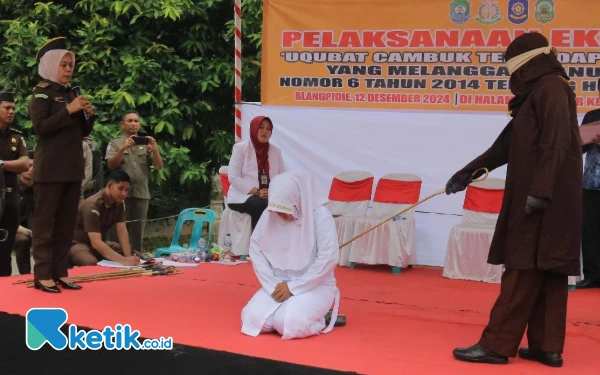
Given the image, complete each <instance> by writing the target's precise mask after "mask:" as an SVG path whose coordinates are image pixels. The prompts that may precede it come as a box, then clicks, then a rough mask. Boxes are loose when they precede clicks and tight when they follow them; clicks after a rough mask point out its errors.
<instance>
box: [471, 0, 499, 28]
mask: <svg viewBox="0 0 600 375" xmlns="http://www.w3.org/2000/svg"><path fill="white" fill-rule="evenodd" d="M475 19H476V20H477V21H479V23H482V24H484V25H493V24H495V23H498V21H500V20H501V19H502V16H501V15H500V6H498V0H481V5H479V10H478V11H477V17H475Z"/></svg>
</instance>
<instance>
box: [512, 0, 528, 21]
mask: <svg viewBox="0 0 600 375" xmlns="http://www.w3.org/2000/svg"><path fill="white" fill-rule="evenodd" d="M528 19H529V0H508V20H509V21H510V22H512V23H514V24H517V25H519V24H522V23H525V22H526V21H527V20H528Z"/></svg>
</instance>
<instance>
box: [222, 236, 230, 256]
mask: <svg viewBox="0 0 600 375" xmlns="http://www.w3.org/2000/svg"><path fill="white" fill-rule="evenodd" d="M223 247H224V248H225V251H226V252H228V253H230V252H231V235H230V234H229V233H227V236H226V237H225V242H223Z"/></svg>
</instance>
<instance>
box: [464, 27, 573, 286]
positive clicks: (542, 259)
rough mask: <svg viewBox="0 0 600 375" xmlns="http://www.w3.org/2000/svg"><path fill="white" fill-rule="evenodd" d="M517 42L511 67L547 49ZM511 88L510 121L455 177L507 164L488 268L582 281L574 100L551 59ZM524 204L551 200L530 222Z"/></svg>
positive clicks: (537, 42) (536, 38) (533, 65)
mask: <svg viewBox="0 0 600 375" xmlns="http://www.w3.org/2000/svg"><path fill="white" fill-rule="evenodd" d="M540 37H541V38H542V39H540ZM519 39H520V40H519V41H518V42H517V43H515V42H513V44H511V46H510V47H509V49H508V50H507V52H506V59H507V60H508V59H510V58H512V57H514V56H517V55H519V54H521V53H524V52H527V51H529V50H532V49H535V48H540V47H544V46H547V45H548V42H547V40H546V39H545V38H544V37H543V36H541V35H540V34H534V33H532V34H525V35H523V36H522V37H521V38H519ZM515 41H517V40H515ZM544 41H545V44H544ZM510 87H511V90H512V92H513V93H514V94H515V98H514V99H513V100H512V101H511V103H510V104H509V109H511V110H512V113H511V115H512V116H513V119H512V121H510V123H509V124H508V125H507V126H506V128H505V129H504V130H503V131H502V133H501V134H500V136H499V137H498V139H497V140H496V141H495V142H494V144H493V145H492V146H491V147H490V148H489V149H488V150H487V151H486V152H484V153H483V154H482V155H481V156H479V157H478V158H476V159H475V160H473V161H472V162H471V163H469V164H468V165H467V166H466V167H465V168H463V169H462V170H461V171H459V172H457V174H455V177H456V178H459V179H464V178H465V177H464V176H466V175H471V174H472V173H473V172H474V171H476V170H477V169H479V168H484V167H485V168H488V169H489V170H490V171H492V170H494V169H496V168H498V167H501V166H503V165H504V164H507V173H506V190H505V194H504V201H503V202H502V208H501V211H500V214H499V217H498V222H497V224H496V230H495V233H494V237H493V240H492V244H491V248H490V252H489V257H488V263H490V264H496V265H498V264H504V265H506V268H507V269H512V270H533V269H538V270H544V271H553V272H556V273H559V274H563V275H572V276H579V275H580V262H579V258H580V243H581V214H582V208H581V207H582V206H581V204H582V189H583V176H582V171H583V160H582V155H581V138H580V135H579V128H578V123H577V109H576V102H575V94H574V93H573V90H572V89H571V88H570V87H569V84H568V76H567V75H566V73H565V71H564V69H563V68H562V66H561V65H560V63H559V62H558V60H557V59H556V57H555V56H554V55H552V54H551V55H545V54H542V55H539V56H536V57H535V58H533V59H532V60H530V61H529V62H527V63H526V64H525V65H524V66H522V67H521V68H519V69H518V70H517V71H516V72H514V73H513V75H512V76H511V79H510ZM480 175H481V174H478V175H477V176H475V177H479V176H480ZM527 196H533V197H539V198H546V199H548V200H549V201H548V205H547V207H546V208H545V209H544V210H542V211H538V212H534V213H532V214H527V213H526V212H525V205H526V200H527Z"/></svg>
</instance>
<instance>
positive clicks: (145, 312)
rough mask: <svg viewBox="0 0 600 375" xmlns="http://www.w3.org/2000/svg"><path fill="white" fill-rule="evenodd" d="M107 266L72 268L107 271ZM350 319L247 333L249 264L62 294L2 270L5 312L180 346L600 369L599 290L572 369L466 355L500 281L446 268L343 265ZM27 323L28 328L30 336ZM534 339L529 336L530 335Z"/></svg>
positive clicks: (431, 367) (579, 301)
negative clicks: (318, 331) (312, 330)
mask: <svg viewBox="0 0 600 375" xmlns="http://www.w3.org/2000/svg"><path fill="white" fill-rule="evenodd" d="M106 271H107V269H106V268H102V267H86V268H80V269H75V270H72V274H73V275H75V274H83V273H92V272H93V273H96V272H106ZM336 276H337V279H338V286H339V288H340V292H341V296H342V300H341V304H340V308H341V310H342V312H343V313H344V314H346V315H347V320H348V324H347V325H346V326H345V327H336V328H335V329H334V330H333V332H331V333H329V334H325V335H321V336H318V337H312V338H308V339H302V340H292V341H282V340H281V339H280V338H279V337H278V336H276V335H261V336H259V337H257V338H251V337H247V336H245V335H243V334H242V333H240V312H241V310H242V308H243V307H244V305H245V304H246V302H247V301H248V300H249V299H250V297H251V296H252V295H253V294H254V293H255V292H256V290H257V288H258V282H257V280H256V278H255V276H254V273H253V271H252V266H251V265H250V264H244V265H240V266H234V267H227V266H221V265H213V264H202V265H200V266H199V267H197V268H195V269H185V270H184V274H182V275H176V276H155V277H137V278H130V279H121V280H113V281H99V282H92V283H82V285H83V286H84V289H83V290H81V291H64V292H63V293H62V294H60V295H52V294H46V293H42V292H40V291H37V290H34V289H28V288H26V287H25V286H24V285H11V283H12V282H13V281H14V280H17V279H21V278H23V276H16V277H12V278H2V280H0V294H1V295H2V305H1V307H0V310H2V311H6V312H8V313H13V314H20V315H25V314H26V312H27V310H28V309H30V308H32V307H62V308H64V309H66V310H67V312H68V313H69V323H74V324H77V325H80V326H87V327H92V328H100V329H101V328H104V327H105V326H107V325H110V326H114V325H116V324H126V323H129V324H131V326H132V328H134V329H137V330H139V331H140V332H141V335H142V336H144V337H151V338H159V337H169V336H170V337H173V340H174V341H175V342H177V343H180V344H185V345H192V346H197V347H203V348H209V349H216V350H223V351H228V352H233V353H240V354H245V355H249V356H256V357H263V358H268V359H276V360H279V361H286V362H291V363H298V364H304V365H310V366H316V367H322V368H329V369H336V370H341V371H355V372H358V373H363V374H399V373H413V374H440V373H443V374H460V375H469V374H473V375H475V374H477V375H479V374H484V373H485V374H489V375H493V374H502V375H505V374H508V373H510V374H544V375H546V374H547V373H548V372H556V373H558V372H559V371H560V373H561V374H565V375H566V374H577V375H581V374H598V373H599V371H600V370H598V369H600V355H598V353H600V290H598V289H595V290H577V291H574V292H570V294H569V310H568V325H567V341H566V347H565V353H564V355H563V357H564V361H565V364H564V367H563V368H562V369H552V368H549V367H546V366H543V365H541V364H539V363H535V362H529V361H524V360H521V359H519V358H515V359H511V360H510V363H509V364H508V365H505V366H494V365H478V364H468V363H462V362H458V361H456V360H454V359H453V357H452V349H454V348H455V347H456V346H469V345H471V344H473V343H475V342H476V341H477V340H478V339H479V335H480V334H481V331H482V329H483V327H484V326H485V324H486V323H487V318H488V313H489V310H490V308H491V307H492V304H493V302H494V300H495V298H496V296H497V293H498V290H499V286H498V285H492V284H485V283H478V282H468V281H456V280H447V279H444V278H442V276H441V270H432V269H425V268H415V269H409V270H403V272H402V275H399V276H394V275H392V273H391V271H390V269H389V268H381V269H377V268H358V269H356V270H350V269H347V268H343V267H338V269H337V271H336ZM24 334H25V330H24V329H23V335H24ZM524 344H526V340H524Z"/></svg>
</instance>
